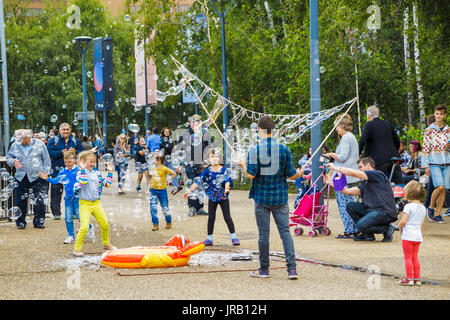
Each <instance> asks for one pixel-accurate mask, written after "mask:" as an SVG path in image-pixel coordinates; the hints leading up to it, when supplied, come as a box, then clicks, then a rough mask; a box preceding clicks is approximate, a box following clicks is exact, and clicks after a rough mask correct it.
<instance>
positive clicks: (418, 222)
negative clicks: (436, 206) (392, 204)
mask: <svg viewBox="0 0 450 320" xmlns="http://www.w3.org/2000/svg"><path fill="white" fill-rule="evenodd" d="M403 212H405V213H406V214H408V221H407V222H406V224H405V226H404V227H403V230H402V240H408V241H417V242H422V241H423V238H422V230H421V228H422V223H423V220H424V219H425V216H426V214H427V209H425V207H424V205H423V204H421V203H408V204H406V205H405V207H404V209H403Z"/></svg>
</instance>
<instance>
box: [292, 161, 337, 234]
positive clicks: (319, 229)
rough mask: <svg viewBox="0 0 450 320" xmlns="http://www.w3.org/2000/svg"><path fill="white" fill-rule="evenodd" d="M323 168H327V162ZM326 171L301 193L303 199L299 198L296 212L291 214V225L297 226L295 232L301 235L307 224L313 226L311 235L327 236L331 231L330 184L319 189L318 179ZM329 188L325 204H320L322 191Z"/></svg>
mask: <svg viewBox="0 0 450 320" xmlns="http://www.w3.org/2000/svg"><path fill="white" fill-rule="evenodd" d="M323 168H325V163H324V166H323ZM323 174H324V172H322V174H321V175H320V176H319V177H318V178H317V179H316V180H315V181H314V182H313V183H312V184H311V186H310V188H309V189H308V191H307V192H305V193H304V194H303V195H301V196H300V197H301V199H297V201H296V203H297V206H296V208H295V209H294V212H291V213H290V214H289V219H290V221H291V222H290V223H289V227H295V229H294V234H295V235H297V236H300V235H302V234H303V233H304V230H303V228H301V227H300V226H306V227H309V228H311V231H310V232H309V233H308V235H309V236H310V237H316V236H318V235H320V234H322V235H324V236H327V235H330V233H331V231H330V229H329V228H328V227H327V223H328V203H329V199H330V186H329V185H325V186H324V187H323V188H322V190H320V191H319V190H318V187H317V185H316V184H317V181H318V180H319V179H320V178H322V176H323ZM325 188H327V198H326V200H324V204H323V205H321V204H320V197H321V196H322V192H323V191H324V190H325ZM311 191H312V192H311Z"/></svg>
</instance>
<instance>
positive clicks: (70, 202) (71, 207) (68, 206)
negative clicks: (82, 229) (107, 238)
mask: <svg viewBox="0 0 450 320" xmlns="http://www.w3.org/2000/svg"><path fill="white" fill-rule="evenodd" d="M64 210H65V211H64V212H65V214H64V215H65V217H64V220H65V221H66V229H67V234H68V235H69V236H71V237H73V238H75V235H74V234H75V232H74V225H73V217H77V218H78V220H80V206H79V199H78V198H75V197H65V198H64ZM89 229H92V223H89Z"/></svg>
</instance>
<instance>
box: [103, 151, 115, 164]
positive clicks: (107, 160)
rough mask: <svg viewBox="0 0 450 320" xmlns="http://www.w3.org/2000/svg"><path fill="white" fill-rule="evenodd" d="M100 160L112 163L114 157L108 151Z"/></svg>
mask: <svg viewBox="0 0 450 320" xmlns="http://www.w3.org/2000/svg"><path fill="white" fill-rule="evenodd" d="M102 160H103V161H104V162H105V164H106V163H113V162H114V157H113V155H112V154H110V153H105V154H104V155H103V156H102Z"/></svg>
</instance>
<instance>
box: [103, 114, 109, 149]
mask: <svg viewBox="0 0 450 320" xmlns="http://www.w3.org/2000/svg"><path fill="white" fill-rule="evenodd" d="M106 132H107V130H106V108H103V154H105V153H106V151H107V148H108V135H107V133H106Z"/></svg>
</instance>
